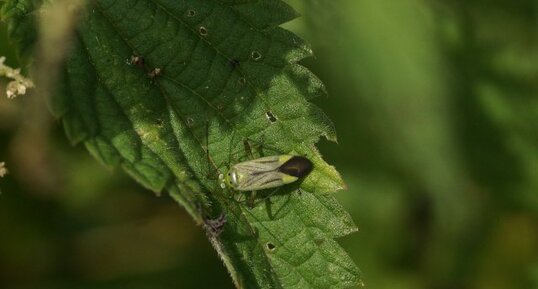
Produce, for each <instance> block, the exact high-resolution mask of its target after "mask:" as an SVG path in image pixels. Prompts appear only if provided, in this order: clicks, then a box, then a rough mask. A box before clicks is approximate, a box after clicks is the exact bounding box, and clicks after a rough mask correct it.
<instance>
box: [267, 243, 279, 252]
mask: <svg viewBox="0 0 538 289" xmlns="http://www.w3.org/2000/svg"><path fill="white" fill-rule="evenodd" d="M265 246H266V247H267V250H269V251H274V250H275V249H276V246H275V244H273V243H267V244H265Z"/></svg>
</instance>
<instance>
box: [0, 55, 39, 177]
mask: <svg viewBox="0 0 538 289" xmlns="http://www.w3.org/2000/svg"><path fill="white" fill-rule="evenodd" d="M4 61H6V58H5V57H3V56H1V57H0V76H4V77H7V78H9V79H12V81H10V82H9V83H8V84H7V90H6V95H7V98H9V99H13V98H15V97H17V96H18V95H24V94H26V89H28V88H32V87H34V83H33V82H32V81H31V80H30V79H28V78H26V77H24V76H22V75H21V70H20V69H18V68H17V69H13V68H11V67H9V66H7V65H5V64H4ZM0 169H1V167H0Z"/></svg>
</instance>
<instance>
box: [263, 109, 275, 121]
mask: <svg viewBox="0 0 538 289" xmlns="http://www.w3.org/2000/svg"><path fill="white" fill-rule="evenodd" d="M265 116H266V117H267V119H268V120H269V121H270V122H271V123H275V122H276V121H277V118H276V116H275V115H274V114H273V112H271V111H268V112H266V113H265Z"/></svg>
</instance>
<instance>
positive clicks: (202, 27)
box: [198, 26, 207, 36]
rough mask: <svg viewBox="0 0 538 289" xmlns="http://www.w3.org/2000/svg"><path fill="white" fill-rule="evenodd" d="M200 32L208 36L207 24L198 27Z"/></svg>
mask: <svg viewBox="0 0 538 289" xmlns="http://www.w3.org/2000/svg"><path fill="white" fill-rule="evenodd" d="M198 32H199V33H200V35H202V36H207V28H205V26H200V28H198Z"/></svg>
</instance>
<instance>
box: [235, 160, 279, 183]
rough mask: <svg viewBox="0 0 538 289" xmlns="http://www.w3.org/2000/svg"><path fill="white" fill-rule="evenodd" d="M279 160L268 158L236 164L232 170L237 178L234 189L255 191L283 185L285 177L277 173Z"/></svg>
mask: <svg viewBox="0 0 538 289" xmlns="http://www.w3.org/2000/svg"><path fill="white" fill-rule="evenodd" d="M280 159H281V157H280V156H270V157H263V158H259V159H255V160H251V161H246V162H242V163H238V164H236V165H235V166H234V169H235V170H236V172H237V174H238V176H239V182H238V185H237V187H236V189H237V190H239V191H255V190H263V189H268V188H274V187H278V186H281V185H283V184H284V181H283V177H284V176H285V175H284V174H283V173H281V172H278V168H279V167H280V166H281V165H282V163H281V162H280Z"/></svg>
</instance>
